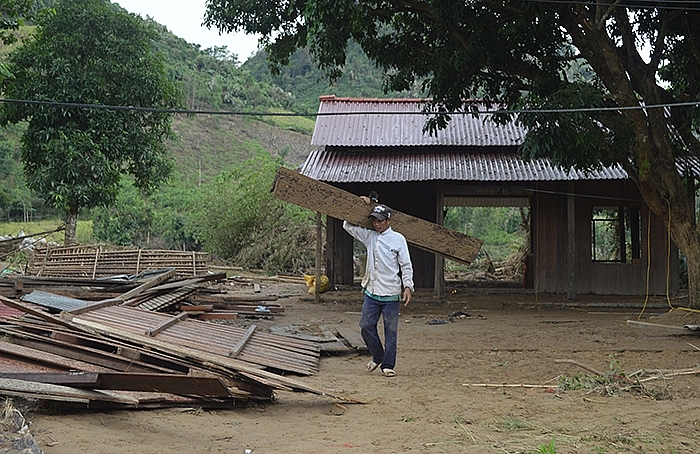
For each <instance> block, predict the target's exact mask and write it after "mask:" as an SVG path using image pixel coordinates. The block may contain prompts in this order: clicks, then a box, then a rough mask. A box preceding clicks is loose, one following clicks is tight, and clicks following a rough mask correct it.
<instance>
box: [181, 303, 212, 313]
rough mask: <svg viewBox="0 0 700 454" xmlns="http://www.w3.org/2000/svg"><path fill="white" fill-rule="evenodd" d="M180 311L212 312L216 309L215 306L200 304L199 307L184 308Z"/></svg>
mask: <svg viewBox="0 0 700 454" xmlns="http://www.w3.org/2000/svg"><path fill="white" fill-rule="evenodd" d="M180 309H181V310H183V311H185V312H210V311H212V310H213V309H214V305H213V304H200V305H199V306H182V307H181V308H180Z"/></svg>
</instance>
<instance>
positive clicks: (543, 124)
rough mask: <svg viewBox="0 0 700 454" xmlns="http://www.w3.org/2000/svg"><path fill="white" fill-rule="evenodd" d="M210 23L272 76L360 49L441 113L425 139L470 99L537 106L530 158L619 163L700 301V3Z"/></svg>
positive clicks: (420, 3) (381, 8)
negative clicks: (244, 41)
mask: <svg viewBox="0 0 700 454" xmlns="http://www.w3.org/2000/svg"><path fill="white" fill-rule="evenodd" d="M205 24H206V25H208V26H215V27H217V28H219V30H220V31H222V32H229V31H245V32H249V33H258V34H260V35H261V36H262V38H261V41H262V43H263V45H264V48H265V50H266V51H267V52H268V53H269V59H270V61H271V63H272V65H273V68H274V67H279V66H280V65H284V64H285V63H286V62H287V61H288V58H289V56H290V55H291V54H292V53H293V52H294V51H295V50H296V49H298V48H302V47H305V46H308V47H309V48H310V51H311V53H312V55H314V57H315V59H316V62H317V64H318V65H319V67H320V68H322V69H324V70H325V71H326V72H327V73H328V74H329V75H330V76H331V78H333V77H337V76H338V74H339V72H340V71H341V70H342V67H343V63H344V59H345V50H346V47H347V43H348V42H349V41H350V40H354V41H356V42H358V43H359V44H360V45H361V46H362V48H363V50H364V51H365V53H366V54H367V55H368V56H369V57H370V58H371V59H372V60H374V61H375V62H376V63H377V64H378V65H379V66H380V67H381V68H383V69H384V71H385V73H386V74H387V83H386V87H387V88H388V89H394V90H400V89H407V88H409V87H410V86H411V85H412V84H413V83H414V82H415V81H421V82H422V83H423V84H424V88H425V89H426V91H427V94H428V95H429V96H430V97H432V99H433V104H432V105H431V107H430V110H431V111H432V112H433V113H435V114H437V115H436V116H433V117H432V118H431V120H430V121H429V123H428V124H427V127H428V129H433V130H434V128H436V127H440V126H442V125H444V122H445V121H448V120H449V115H444V114H445V113H446V112H450V111H456V110H459V109H462V108H463V106H464V104H463V100H465V99H468V98H472V97H478V98H481V99H484V100H486V101H492V102H495V103H497V104H498V105H500V106H502V107H507V108H510V109H521V110H526V111H527V110H529V111H530V113H521V114H519V115H518V117H517V119H518V121H521V122H522V123H523V124H524V125H525V126H527V127H528V129H529V134H528V137H527V139H526V143H525V145H524V147H523V148H522V153H523V155H524V156H525V157H546V158H550V159H551V160H552V161H553V162H555V163H558V164H561V165H563V166H565V167H568V166H570V165H573V166H576V167H577V168H580V169H592V168H596V167H600V166H603V165H610V164H619V165H621V166H622V167H623V168H624V169H625V170H626V171H627V173H628V175H629V176H630V178H632V179H633V180H634V181H635V182H636V183H637V185H638V187H639V189H640V191H641V194H642V196H643V197H644V199H645V200H646V202H647V203H648V205H649V206H650V208H651V210H652V211H653V212H654V213H655V214H657V215H658V216H660V217H661V218H662V219H664V221H665V222H666V224H667V227H668V229H669V231H670V233H671V235H672V237H673V240H674V241H675V243H676V244H677V245H678V246H679V247H680V249H681V251H682V252H683V253H684V255H685V256H686V258H687V264H688V277H689V290H690V300H691V305H693V306H696V307H697V306H698V305H700V232H699V231H698V227H697V222H696V215H695V211H694V205H693V204H692V197H691V195H690V194H692V193H693V191H689V190H688V183H693V182H694V179H693V178H692V177H690V178H688V175H689V174H684V173H683V172H681V173H679V171H678V170H677V163H679V162H686V161H687V160H688V157H690V158H691V159H693V158H697V157H698V156H700V142H698V139H697V137H696V132H697V131H696V126H697V124H696V120H697V119H698V109H697V106H696V105H695V104H693V103H695V102H697V101H699V99H698V95H699V94H700V71H698V68H699V67H700V5H698V2H695V1H654V0H624V1H621V0H588V1H576V2H574V1H560V0H352V1H343V0H335V1H328V0H306V1H295V0H292V1H289V2H277V1H275V0H262V1H260V0H256V1H252V0H207V13H206V16H205ZM581 69H584V70H587V71H581ZM584 74H587V76H586V77H583V76H582V75H584ZM642 106H644V107H645V108H644V109H642V108H641V107H642ZM660 106H666V107H665V108H662V107H660ZM581 108H585V109H583V110H581ZM566 109H572V110H571V111H564V112H562V111H561V110H566ZM533 110H537V112H533ZM552 110H557V112H552ZM691 187H692V185H691Z"/></svg>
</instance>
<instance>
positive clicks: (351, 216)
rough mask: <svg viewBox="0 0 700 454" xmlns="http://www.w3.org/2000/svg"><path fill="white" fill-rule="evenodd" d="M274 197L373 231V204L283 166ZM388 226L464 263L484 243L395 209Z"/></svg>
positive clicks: (411, 240)
mask: <svg viewBox="0 0 700 454" xmlns="http://www.w3.org/2000/svg"><path fill="white" fill-rule="evenodd" d="M273 195H274V197H276V198H278V199H280V200H283V201H285V202H289V203H293V204H294V205H298V206H301V207H304V208H308V209H310V210H314V211H317V212H320V213H323V214H326V215H328V216H332V217H334V218H336V219H343V220H346V221H348V222H350V223H351V224H355V225H362V226H365V227H367V228H372V225H371V223H370V221H369V219H368V216H369V214H370V213H371V211H372V208H374V205H367V204H365V203H364V202H363V201H362V200H360V198H359V197H358V196H357V195H354V194H352V193H350V192H347V191H344V190H342V189H340V188H336V187H335V186H332V185H330V184H328V183H324V182H322V181H318V180H314V179H313V178H309V177H307V176H305V175H302V174H300V173H299V172H296V171H294V170H290V169H286V168H284V167H280V168H279V169H278V170H277V176H276V177H275V182H274V187H273ZM391 227H392V228H393V229H394V230H396V231H397V232H399V233H401V234H402V235H403V236H404V237H406V241H408V242H409V243H411V244H413V245H414V246H417V247H419V248H421V249H424V250H426V251H428V252H432V253H437V254H442V255H444V256H445V257H447V258H450V259H452V260H455V261H458V262H462V263H466V264H469V263H471V262H473V261H474V259H475V258H476V254H477V253H478V252H479V249H481V245H482V243H483V241H482V240H480V239H478V238H474V237H472V236H469V235H465V234H463V233H461V232H457V231H455V230H451V229H448V228H445V227H443V226H441V225H438V224H435V223H433V222H429V221H426V220H424V219H420V218H417V217H415V216H411V215H409V214H405V213H401V212H400V211H396V210H392V215H391Z"/></svg>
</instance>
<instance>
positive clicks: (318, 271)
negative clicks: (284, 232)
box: [314, 211, 323, 303]
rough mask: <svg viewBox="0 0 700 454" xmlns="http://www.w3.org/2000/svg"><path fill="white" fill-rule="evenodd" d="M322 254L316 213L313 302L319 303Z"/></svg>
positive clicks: (318, 216) (319, 222) (319, 220)
mask: <svg viewBox="0 0 700 454" xmlns="http://www.w3.org/2000/svg"><path fill="white" fill-rule="evenodd" d="M322 252H323V240H322V238H321V213H319V212H318V211H317V212H316V292H315V293H314V301H316V302H317V303H320V302H321V253H322Z"/></svg>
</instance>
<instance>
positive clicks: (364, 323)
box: [343, 196, 415, 377]
mask: <svg viewBox="0 0 700 454" xmlns="http://www.w3.org/2000/svg"><path fill="white" fill-rule="evenodd" d="M361 199H362V200H363V201H364V202H365V203H366V204H367V205H369V204H370V199H369V197H366V196H361ZM368 217H369V218H370V219H371V220H372V226H373V227H374V229H368V228H366V227H361V226H357V225H353V224H351V223H349V222H348V221H344V222H343V228H344V229H345V230H346V231H347V232H348V233H349V234H350V235H352V236H353V237H354V238H356V239H357V240H359V241H360V242H362V244H364V245H365V247H366V248H367V265H366V268H365V277H364V278H363V279H362V289H363V292H364V302H363V304H362V315H361V318H360V328H361V329H362V331H361V332H362V338H363V339H364V341H365V344H366V345H367V348H368V349H369V352H370V353H371V354H372V359H370V360H369V362H368V363H367V365H366V366H365V369H366V370H367V372H372V371H374V370H375V369H376V368H377V367H379V366H380V365H381V370H382V374H383V375H384V376H385V377H394V376H396V372H395V371H394V367H395V366H396V344H397V338H398V328H399V301H400V300H403V301H404V305H405V306H408V303H410V302H411V297H412V294H413V292H414V290H415V289H414V285H413V265H412V264H411V256H410V254H409V252H408V244H407V243H406V238H404V236H403V235H401V234H400V233H398V232H395V231H394V230H392V228H391V209H390V208H389V207H387V206H386V205H377V206H375V207H374V209H373V210H372V212H371V213H370V214H369V216H368ZM380 317H382V318H383V319H384V344H385V345H382V341H381V339H380V338H379V333H378V331H377V324H378V323H379V318H380Z"/></svg>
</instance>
